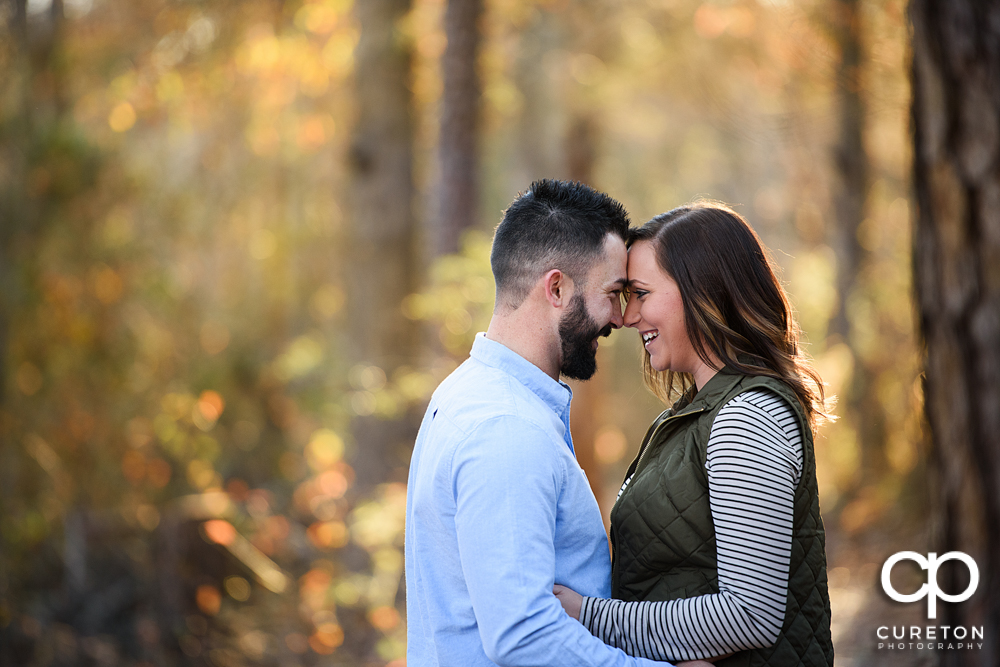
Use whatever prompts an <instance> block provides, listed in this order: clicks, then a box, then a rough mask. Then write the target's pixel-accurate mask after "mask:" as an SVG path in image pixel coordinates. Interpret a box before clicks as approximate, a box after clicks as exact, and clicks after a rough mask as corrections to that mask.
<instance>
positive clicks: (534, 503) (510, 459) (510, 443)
mask: <svg viewBox="0 0 1000 667" xmlns="http://www.w3.org/2000/svg"><path fill="white" fill-rule="evenodd" d="M553 447H554V445H553V443H552V442H551V441H550V439H549V437H548V436H547V435H546V434H545V433H544V432H543V431H542V430H541V429H540V428H538V427H535V426H533V425H530V424H526V423H525V422H523V421H521V420H518V419H515V418H511V417H501V418H495V419H492V420H490V421H488V422H486V423H485V424H483V425H482V426H480V427H479V428H478V429H477V431H476V432H475V433H473V434H472V435H471V436H470V438H469V440H468V441H467V442H465V443H463V445H462V446H460V447H459V448H458V450H456V454H455V458H454V460H453V463H452V466H453V467H452V479H453V480H454V493H455V502H456V505H455V507H456V513H455V528H456V532H457V535H458V548H459V557H460V560H461V564H462V573H463V575H464V578H465V581H466V584H467V586H468V589H469V596H470V598H471V600H472V607H473V610H474V612H475V616H476V623H477V625H478V626H479V634H480V638H481V640H482V644H483V649H484V650H485V652H486V655H487V657H488V658H489V659H490V660H492V661H494V662H496V663H497V664H499V665H504V666H512V667H513V666H516V665H525V666H529V665H530V666H535V665H550V666H551V667H562V666H564V665H565V666H566V667H570V666H578V665H608V666H612V665H613V666H616V667H632V666H639V665H642V666H646V667H652V665H653V663H650V662H648V661H646V660H642V659H637V658H633V657H630V656H628V655H626V654H625V653H624V652H622V651H620V650H619V649H615V648H612V647H609V646H607V645H606V644H605V643H603V642H601V641H600V640H598V639H597V638H596V637H594V636H593V635H592V634H591V633H590V632H588V631H587V629H586V628H584V627H583V626H582V625H580V624H579V623H577V622H576V621H575V620H573V619H572V618H570V617H569V616H568V615H567V614H566V613H565V611H563V608H562V606H561V605H560V604H559V601H558V599H557V598H556V597H555V596H554V595H553V594H552V585H553V583H554V580H555V534H556V533H555V531H556V514H557V502H558V499H559V494H560V492H561V490H562V488H563V486H564V484H565V479H566V477H565V476H566V474H567V471H566V470H565V469H564V465H563V464H562V462H561V460H560V457H559V456H557V455H556V453H554V452H553V451H552V450H553Z"/></svg>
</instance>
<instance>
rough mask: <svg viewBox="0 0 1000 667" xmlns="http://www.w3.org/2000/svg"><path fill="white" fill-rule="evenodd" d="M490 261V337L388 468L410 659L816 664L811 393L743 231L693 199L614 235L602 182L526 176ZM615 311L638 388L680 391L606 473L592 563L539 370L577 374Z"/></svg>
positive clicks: (758, 257)
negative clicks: (608, 504) (402, 557)
mask: <svg viewBox="0 0 1000 667" xmlns="http://www.w3.org/2000/svg"><path fill="white" fill-rule="evenodd" d="M491 263H492V268H493V275H494V278H495V279H496V306H495V308H494V312H493V318H492V320H491V322H490V325H489V329H488V330H487V331H486V333H485V334H479V335H477V337H476V340H475V343H474V344H473V346H472V351H471V354H470V358H469V359H468V360H467V361H465V362H464V363H463V364H462V365H461V366H459V368H458V369H456V370H455V371H454V372H453V373H452V374H451V375H450V376H449V377H448V378H447V379H446V380H445V381H444V382H442V383H441V385H440V386H439V387H438V389H437V391H436V392H435V393H434V396H433V397H432V398H431V401H430V405H429V406H428V408H427V413H426V415H425V416H424V419H423V423H422V424H421V426H420V432H419V434H418V436H417V442H416V446H415V448H414V451H413V458H412V461H411V463H410V474H409V484H408V489H407V505H406V547H405V553H406V593H407V600H406V605H407V622H408V637H407V640H408V647H407V664H408V665H409V667H429V666H439V665H440V666H446V665H447V666H454V667H471V666H473V665H493V664H498V665H524V666H532V667H550V666H552V667H555V666H562V665H566V666H570V665H572V666H578V665H609V666H610V665H615V666H619V665H620V666H625V665H650V664H653V663H650V662H649V661H650V660H656V661H669V662H677V661H688V662H680V664H683V665H702V666H705V667H707V665H708V663H707V662H703V661H705V660H707V661H710V662H716V661H717V662H716V664H717V665H781V666H785V665H788V666H793V665H832V664H833V647H832V643H831V639H830V604H829V598H828V595H827V584H826V556H825V550H824V549H825V548H824V532H823V524H822V521H821V519H820V514H819V501H818V495H817V487H816V471H815V462H814V459H813V446H812V425H813V424H814V423H815V422H816V421H817V420H818V419H819V418H821V417H822V416H823V414H824V413H823V409H824V408H823V395H822V389H821V384H820V380H819V377H818V375H817V374H816V373H815V371H813V370H812V369H811V368H810V367H809V366H808V365H807V363H806V362H805V360H804V358H803V356H802V355H801V353H800V352H799V350H798V347H797V334H798V329H797V327H796V324H795V322H794V320H793V319H792V314H791V310H790V307H789V303H788V300H787V298H786V296H785V293H784V291H783V289H782V287H781V285H780V283H779V282H778V280H777V278H776V276H775V274H774V270H773V266H772V264H771V262H770V260H769V259H768V256H767V254H766V251H765V250H764V248H763V247H762V246H761V244H760V241H759V239H758V238H757V236H756V234H755V233H754V232H753V230H752V229H751V228H750V227H749V226H748V225H747V223H746V222H745V221H744V220H743V219H742V218H741V217H740V216H739V215H737V214H736V213H734V212H733V211H731V210H730V209H728V208H726V207H723V206H718V205H713V204H696V205H691V206H684V207H680V208H677V209H674V210H673V211H670V212H668V213H665V214H663V215H660V216H657V217H656V218H653V219H652V220H651V221H649V222H648V223H646V224H645V225H644V226H642V227H641V228H638V229H629V222H628V216H627V214H626V212H625V210H624V208H623V207H622V206H621V204H619V203H618V202H617V201H615V200H614V199H612V198H611V197H609V196H607V195H605V194H603V193H600V192H597V191H595V190H592V189H590V188H589V187H587V186H585V185H582V184H580V183H567V182H562V181H553V180H542V181H537V182H535V183H532V184H531V187H530V188H529V190H528V191H527V192H525V193H524V194H521V195H519V196H518V197H517V199H515V200H514V202H513V203H512V204H511V205H510V207H509V208H508V209H507V210H506V211H505V212H504V216H503V220H502V221H501V222H500V224H499V226H498V227H497V229H496V234H495V236H494V239H493V249H492V253H491ZM623 294H624V295H627V304H626V306H625V309H624V313H623V311H622V295H623ZM623 324H624V325H625V326H629V327H633V328H635V329H637V330H638V331H639V334H640V335H641V337H642V340H643V344H644V347H645V350H646V354H645V355H644V364H643V365H644V371H645V376H646V381H647V384H649V386H650V388H651V389H653V391H654V392H655V393H657V395H658V396H660V397H661V398H663V399H664V400H666V399H667V398H668V397H671V395H672V394H673V392H674V390H675V389H676V390H678V392H679V393H680V398H679V400H677V402H676V403H674V404H673V407H672V408H671V409H669V410H667V411H666V412H664V413H663V414H661V415H660V416H659V417H658V418H657V419H656V421H655V422H654V423H653V425H652V426H651V427H650V429H649V431H648V432H647V434H646V437H645V438H644V440H643V443H642V446H641V448H640V451H639V455H638V456H637V457H636V460H635V461H633V462H632V464H631V466H630V467H629V469H628V472H627V473H626V479H625V483H624V484H623V486H622V490H621V491H620V492H619V495H618V500H617V501H616V503H615V506H614V509H613V510H612V513H611V546H612V548H613V552H614V559H613V563H612V560H611V557H610V556H609V553H608V551H609V550H608V540H607V536H606V535H605V532H604V526H603V522H602V520H601V514H600V510H599V509H598V506H597V501H596V500H595V498H594V495H593V493H592V492H591V490H590V487H589V485H588V483H587V479H586V477H585V475H584V473H583V471H582V469H581V468H580V466H579V464H578V463H577V461H576V457H575V455H574V452H573V443H572V439H571V437H570V428H569V420H570V399H571V392H570V389H569V387H568V386H567V385H566V384H564V383H562V382H560V381H559V377H560V375H565V376H567V377H570V378H575V379H581V380H586V379H588V378H590V377H591V376H592V375H593V374H594V372H595V370H596V361H595V355H596V351H597V347H598V342H599V339H600V338H601V337H605V336H608V335H610V333H611V330H612V329H618V328H620V327H621V326H622V325H623Z"/></svg>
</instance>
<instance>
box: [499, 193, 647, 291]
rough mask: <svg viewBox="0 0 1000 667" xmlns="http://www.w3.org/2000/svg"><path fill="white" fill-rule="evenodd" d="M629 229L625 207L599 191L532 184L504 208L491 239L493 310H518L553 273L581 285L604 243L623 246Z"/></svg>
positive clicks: (601, 250) (602, 249)
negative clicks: (613, 238)
mask: <svg viewBox="0 0 1000 667" xmlns="http://www.w3.org/2000/svg"><path fill="white" fill-rule="evenodd" d="M628 226H629V219H628V213H626V212H625V207H624V206H622V205H621V204H620V203H618V202H617V201H615V200H614V199H612V198H611V197H609V196H608V195H606V194H604V193H603V192H598V191H597V190H594V189H593V188H591V187H588V186H586V185H584V184H583V183H579V182H575V181H574V182H570V181H557V180H552V179H547V178H546V179H542V180H540V181H535V182H534V183H532V184H531V185H530V186H529V187H528V189H527V191H525V192H523V193H521V194H519V195H518V196H517V198H516V199H515V200H514V201H513V202H512V203H511V205H510V206H508V207H507V210H506V211H504V214H503V220H501V221H500V224H499V225H497V229H496V233H495V234H494V236H493V250H492V251H491V252H490V264H491V266H492V267H493V278H494V279H495V280H496V284H497V308H501V307H505V308H511V309H516V308H518V307H519V306H520V305H521V303H523V302H524V299H525V298H526V297H527V296H528V293H529V292H530V291H531V288H532V286H533V285H534V284H535V281H537V280H538V279H539V278H540V277H541V276H542V275H544V274H545V272H546V271H549V270H551V269H559V270H560V271H562V272H563V273H565V274H567V275H568V276H569V277H570V278H571V279H572V280H573V282H575V283H577V284H583V283H584V282H586V279H587V273H588V271H589V269H590V266H591V265H592V264H593V262H594V260H596V259H597V258H598V257H599V256H600V254H601V253H602V252H603V251H604V239H605V238H607V236H608V234H614V235H616V236H618V237H619V238H621V239H622V241H625V240H626V239H627V237H628Z"/></svg>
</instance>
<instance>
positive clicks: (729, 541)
mask: <svg viewBox="0 0 1000 667" xmlns="http://www.w3.org/2000/svg"><path fill="white" fill-rule="evenodd" d="M706 469H707V472H708V492H709V503H710V508H711V512H712V520H713V522H714V524H715V530H716V549H717V562H718V572H719V592H718V593H717V594H712V595H702V596H698V597H693V598H686V599H682V600H671V601H669V602H622V601H621V600H605V599H600V598H584V601H583V608H582V610H581V613H580V621H581V623H583V624H584V625H585V626H587V628H588V629H590V631H591V632H593V633H594V635H595V636H597V637H599V638H600V639H601V640H603V641H604V642H606V643H608V644H610V645H612V646H618V647H620V648H622V649H623V650H625V652H627V653H629V654H630V655H637V656H643V657H647V658H651V659H654V660H665V659H670V660H678V661H679V660H694V659H699V658H709V657H713V656H719V655H724V654H726V653H734V652H737V651H743V650H746V649H753V648H764V647H767V646H771V645H772V644H774V642H775V641H776V640H777V638H778V633H779V632H780V631H781V627H782V624H783V622H784V617H785V604H786V599H787V596H788V570H789V563H790V560H791V545H792V516H793V503H794V496H795V488H796V486H797V485H798V481H799V479H800V477H801V472H802V438H801V434H800V433H799V427H798V423H797V420H796V418H795V415H794V413H793V412H792V410H791V408H790V406H789V405H788V404H787V403H786V402H785V401H784V399H782V398H780V397H778V396H777V395H775V394H772V393H770V392H766V391H750V392H746V393H744V394H740V395H738V396H737V397H735V398H733V399H732V400H731V401H729V402H728V403H727V404H726V405H725V406H723V408H722V409H721V410H720V411H719V414H718V415H717V416H716V419H715V422H714V423H713V424H712V431H711V435H710V436H709V440H708V451H707V461H706Z"/></svg>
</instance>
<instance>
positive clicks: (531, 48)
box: [0, 0, 986, 667]
mask: <svg viewBox="0 0 1000 667" xmlns="http://www.w3.org/2000/svg"><path fill="white" fill-rule="evenodd" d="M0 26H2V27H0V31H2V35H0V225H2V227H0V299H2V301H0V346H2V347H0V349H2V352H0V378H2V385H0V439H2V450H0V531H2V541H0V549H2V552H0V662H2V663H3V664H4V665H8V664H9V665H78V664H79V665H130V666H132V665H134V666H142V667H151V666H157V667H160V666H169V665H181V664H190V665H218V666H220V667H229V666H237V665H281V666H286V665H287V666H291V665H386V664H389V665H394V666H400V665H403V664H404V656H405V623H406V619H405V617H404V611H405V605H404V597H403V596H404V588H403V582H402V569H403V568H402V565H403V563H402V535H403V531H402V528H403V514H404V505H405V492H406V488H405V481H406V469H407V462H408V457H409V452H410V448H411V446H412V441H413V436H414V433H415V429H416V425H417V424H418V422H419V418H420V415H421V414H422V409H423V406H424V404H425V402H426V400H427V398H428V396H429V395H430V392H431V391H433V389H434V387H435V386H436V384H437V383H438V382H439V381H440V380H441V379H443V378H444V377H445V376H446V375H447V373H448V372H449V371H450V370H451V369H452V368H454V367H455V366H456V365H457V364H458V363H460V362H461V360H462V359H464V358H465V356H466V354H467V351H468V349H469V346H470V344H471V341H472V338H473V336H474V334H475V332H476V331H480V330H483V329H484V328H485V326H486V323H487V322H488V319H489V314H490V311H491V307H492V299H493V282H492V277H491V275H490V272H489V264H488V253H489V243H490V235H491V232H492V229H493V227H494V226H495V224H496V223H497V222H498V221H499V219H500V216H501V212H502V210H503V209H504V207H505V206H506V204H507V203H509V202H510V200H511V199H512V198H513V197H514V196H515V195H516V193H517V192H518V191H519V190H523V189H524V188H526V187H527V185H528V184H529V182H530V181H531V180H532V179H535V178H539V177H556V178H570V179H577V180H582V181H585V182H587V183H589V184H591V185H593V186H594V187H597V188H599V189H602V190H605V191H607V192H609V193H610V194H611V195H612V196H614V197H616V198H618V199H619V200H620V201H622V202H623V203H624V204H625V205H626V207H627V208H628V210H629V211H630V213H631V215H632V220H633V223H634V224H641V223H642V222H644V221H646V220H647V219H649V218H650V217H652V216H654V215H656V214H658V213H661V212H663V211H665V210H667V209H670V208H672V207H674V206H677V205H679V204H682V203H684V202H686V201H689V200H690V199H692V198H694V197H697V196H708V197H711V198H715V199H721V200H724V201H726V202H729V203H731V204H733V205H735V206H736V208H737V210H739V211H740V212H741V213H743V214H744V215H745V216H746V217H747V218H748V219H749V220H750V222H751V223H752V224H753V225H754V226H755V228H756V229H757V230H758V231H759V233H760V234H761V235H762V237H763V238H764V240H765V242H766V243H767V244H768V245H769V246H770V247H771V248H772V249H773V251H774V255H775V257H776V259H777V261H778V263H779V264H780V265H781V267H782V270H783V279H784V281H785V283H786V285H787V287H788V289H789V291H790V293H791V295H792V298H793V301H794V305H795V307H796V310H797V313H798V317H799V321H800V323H801V324H802V326H803V328H804V330H805V333H806V337H807V339H808V350H809V352H810V354H811V355H812V356H813V357H814V358H815V360H816V362H817V364H818V366H819V368H820V370H821V373H822V375H823V377H824V378H825V380H826V381H827V383H828V384H829V391H830V392H831V393H833V394H836V395H837V396H838V397H839V406H838V408H837V413H838V415H839V416H840V418H839V420H838V421H837V422H836V423H834V424H832V425H828V426H826V427H824V429H823V431H822V433H821V434H820V435H819V437H818V439H817V460H818V466H819V479H820V485H821V486H820V489H821V497H822V503H823V509H824V514H825V520H826V525H827V528H828V550H829V559H830V568H831V569H830V585H831V597H832V600H833V610H834V638H835V642H836V647H837V653H838V664H839V665H843V666H845V667H846V666H848V665H866V664H876V663H877V664H937V663H936V662H935V661H936V660H937V658H935V656H934V655H933V654H929V653H925V654H922V655H917V654H916V653H902V654H894V655H887V654H885V653H884V652H883V653H881V654H876V653H875V639H874V629H875V627H876V626H877V625H880V624H884V622H885V619H886V618H890V617H893V618H895V617H896V616H898V617H900V618H903V619H904V620H905V622H907V623H909V621H910V620H913V621H915V622H919V621H920V614H921V613H922V610H921V609H918V608H917V607H919V606H920V605H909V606H908V607H906V608H901V606H900V605H893V604H892V603H890V602H888V600H887V598H885V596H884V595H882V594H881V593H880V592H877V590H878V586H877V579H878V571H879V568H880V567H881V564H882V562H883V561H884V560H885V558H886V557H887V556H888V555H890V554H891V553H894V552H896V551H899V550H902V549H907V550H914V551H918V552H922V553H924V552H926V551H928V544H929V540H931V538H932V537H933V536H932V533H933V530H932V529H933V525H932V523H933V522H932V521H931V520H930V519H929V515H930V511H931V502H930V494H929V493H928V490H927V489H928V482H927V479H928V477H927V475H928V467H929V466H928V461H929V460H931V459H930V456H931V453H930V449H931V448H930V445H929V439H928V437H927V436H926V435H925V430H926V429H924V428H923V426H922V424H923V421H922V410H923V404H922V397H923V388H922V385H921V382H920V373H921V363H922V361H921V359H922V358H921V353H920V344H919V342H918V341H919V337H918V329H919V322H918V317H917V313H916V311H915V306H914V301H913V299H912V294H913V287H912V285H911V283H912V280H911V273H912V263H911V254H912V250H911V249H912V246H913V242H912V240H911V234H912V230H913V225H912V221H913V219H914V217H915V215H914V209H915V207H914V203H913V201H912V197H911V195H912V189H913V188H912V177H911V175H912V172H913V157H912V155H913V150H912V147H911V145H912V138H911V136H912V135H911V129H910V127H911V124H910V99H911V93H910V51H909V49H910V37H909V36H910V28H909V27H908V18H907V7H906V5H905V3H904V1H903V0H801V1H796V2H792V1H790V0H707V1H703V0H579V1H573V2H571V1H570V0H454V1H453V2H450V3H448V2H446V0H354V2H353V3H352V2H351V0H211V1H210V0H130V1H128V2H122V1H116V0H5V1H4V2H3V4H2V5H0ZM639 353H640V347H639V344H638V339H637V336H636V335H635V332H633V331H631V330H626V331H623V332H619V333H617V334H614V335H613V336H612V337H611V339H610V342H609V343H608V344H602V346H601V353H600V357H599V364H600V368H601V371H600V372H599V374H598V376H597V377H596V378H595V380H593V381H592V382H590V383H586V384H583V385H577V386H576V389H575V390H576V399H575V403H574V412H573V415H574V417H573V419H574V439H575V441H576V443H577V448H578V450H579V452H580V454H579V455H580V459H581V462H582V463H583V465H584V466H585V468H586V469H587V471H588V475H589V478H590V479H591V481H592V484H593V486H594V490H595V493H596V494H597V496H598V498H599V500H600V502H601V504H602V508H603V509H604V511H605V515H607V512H608V510H609V509H610V504H611V502H612V501H613V499H614V497H615V492H616V490H617V487H618V485H619V483H620V481H621V476H622V473H623V470H624V468H625V467H626V465H627V462H628V461H629V459H630V457H631V456H632V454H633V453H634V451H635V449H636V448H637V446H638V442H639V439H640V438H641V436H642V433H643V432H644V431H645V429H646V427H647V425H648V423H649V421H650V420H651V419H652V418H653V417H654V416H655V415H656V414H657V413H658V412H659V411H660V410H661V409H662V407H661V406H659V405H658V404H657V403H656V401H655V399H654V398H653V397H652V396H651V395H649V394H648V393H647V392H646V391H645V390H644V389H643V387H642V382H641V373H640V365H639ZM910 607H912V608H913V609H910ZM907 614H909V615H910V616H906V615H907ZM893 615H895V616H893ZM911 616H912V618H911ZM983 664H986V663H983Z"/></svg>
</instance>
